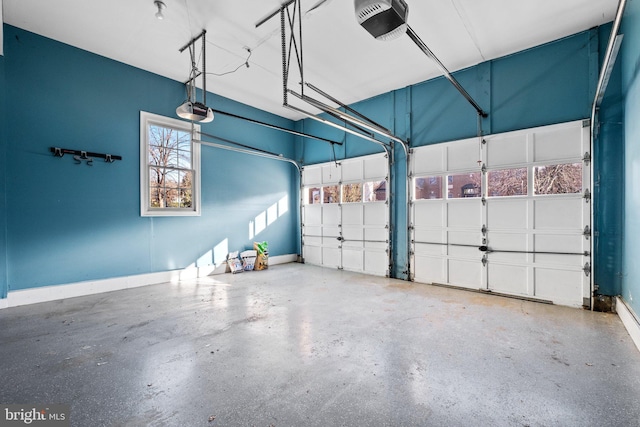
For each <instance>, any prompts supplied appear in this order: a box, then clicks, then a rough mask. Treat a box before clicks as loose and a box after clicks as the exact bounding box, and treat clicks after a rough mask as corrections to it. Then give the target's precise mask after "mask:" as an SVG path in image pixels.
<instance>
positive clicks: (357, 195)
mask: <svg viewBox="0 0 640 427" xmlns="http://www.w3.org/2000/svg"><path fill="white" fill-rule="evenodd" d="M342 201H343V202H344V203H357V202H362V185H361V184H344V185H343V186H342Z"/></svg>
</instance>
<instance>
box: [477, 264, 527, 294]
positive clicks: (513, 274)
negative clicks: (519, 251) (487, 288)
mask: <svg viewBox="0 0 640 427" xmlns="http://www.w3.org/2000/svg"><path fill="white" fill-rule="evenodd" d="M530 268H531V267H527V266H525V265H512V264H509V265H505V264H500V263H495V262H493V261H490V262H489V263H488V264H487V275H488V279H487V280H488V281H489V283H491V289H492V290H495V291H498V292H504V293H508V294H518V295H527V294H528V285H529V284H528V278H529V269H530Z"/></svg>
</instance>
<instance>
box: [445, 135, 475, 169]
mask: <svg viewBox="0 0 640 427" xmlns="http://www.w3.org/2000/svg"><path fill="white" fill-rule="evenodd" d="M478 144H479V142H478V139H477V138H474V139H468V140H464V141H457V142H456V144H450V145H447V146H446V147H447V170H449V171H456V170H463V169H474V168H478V152H479V145H478Z"/></svg>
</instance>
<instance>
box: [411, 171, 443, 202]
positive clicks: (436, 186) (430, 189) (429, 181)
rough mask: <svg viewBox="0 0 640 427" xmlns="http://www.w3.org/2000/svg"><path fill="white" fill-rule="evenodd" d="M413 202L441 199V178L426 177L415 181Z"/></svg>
mask: <svg viewBox="0 0 640 427" xmlns="http://www.w3.org/2000/svg"><path fill="white" fill-rule="evenodd" d="M414 188H415V192H414V194H415V196H414V197H415V200H422V199H442V177H441V176H427V177H423V178H416V179H415V185H414Z"/></svg>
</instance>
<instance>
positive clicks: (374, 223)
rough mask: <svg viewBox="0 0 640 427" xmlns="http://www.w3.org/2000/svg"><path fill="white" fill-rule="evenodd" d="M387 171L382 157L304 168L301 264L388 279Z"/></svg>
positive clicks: (358, 158) (386, 163)
mask: <svg viewBox="0 0 640 427" xmlns="http://www.w3.org/2000/svg"><path fill="white" fill-rule="evenodd" d="M388 171H389V168H388V158H387V157H386V156H385V155H384V154H376V155H371V156H364V157H357V158H352V159H347V160H341V161H340V162H331V163H323V164H318V165H311V166H305V168H304V170H303V172H302V182H303V191H302V198H303V200H302V238H303V256H304V260H305V262H306V263H309V264H315V265H321V266H325V267H332V268H338V269H345V270H350V271H358V272H364V273H368V274H374V275H378V276H385V275H389V204H388V203H389V202H388V197H387V187H388Z"/></svg>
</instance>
